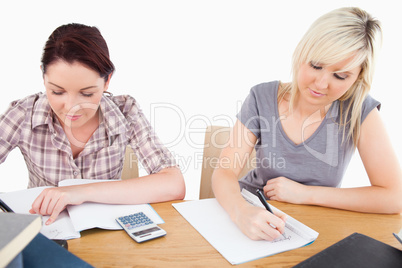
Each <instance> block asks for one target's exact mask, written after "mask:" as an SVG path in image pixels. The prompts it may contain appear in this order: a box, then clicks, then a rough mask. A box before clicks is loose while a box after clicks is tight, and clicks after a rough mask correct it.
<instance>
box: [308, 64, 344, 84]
mask: <svg viewBox="0 0 402 268" xmlns="http://www.w3.org/2000/svg"><path fill="white" fill-rule="evenodd" d="M310 66H311V67H312V68H313V69H315V70H322V67H321V66H316V65H314V64H313V63H312V62H310ZM334 76H335V78H336V79H339V80H345V79H346V78H347V77H340V76H339V75H338V74H337V73H334Z"/></svg>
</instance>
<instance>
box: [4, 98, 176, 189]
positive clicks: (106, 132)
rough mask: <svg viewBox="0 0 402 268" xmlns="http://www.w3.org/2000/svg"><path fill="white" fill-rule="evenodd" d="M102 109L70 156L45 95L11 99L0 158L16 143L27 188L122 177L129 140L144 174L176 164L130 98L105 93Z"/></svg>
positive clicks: (67, 142) (64, 136) (5, 156)
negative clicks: (26, 174)
mask: <svg viewBox="0 0 402 268" xmlns="http://www.w3.org/2000/svg"><path fill="white" fill-rule="evenodd" d="M100 111H101V115H102V116H101V120H100V124H99V127H98V128H97V130H96V131H95V132H94V133H93V135H92V137H91V138H90V139H89V141H88V142H87V143H86V144H85V148H84V149H83V151H82V152H81V153H80V154H79V155H78V156H77V157H76V158H75V159H74V158H73V156H72V151H71V147H70V142H69V140H68V139H67V136H66V135H65V133H64V130H63V128H62V127H61V125H60V123H59V121H58V120H57V118H56V116H55V115H54V113H53V111H52V109H51V108H50V105H49V102H48V99H47V97H46V95H45V94H42V93H38V94H35V95H31V96H28V97H26V98H24V99H21V100H18V101H14V102H12V103H11V105H10V107H9V108H8V109H7V111H6V112H5V113H4V114H3V115H1V116H0V163H3V162H4V160H5V159H6V158H7V155H8V153H9V152H10V151H11V150H13V149H14V148H15V147H19V149H20V150H21V152H22V154H23V156H24V159H25V162H26V164H27V167H28V171H29V185H28V187H29V188H31V187H37V186H44V185H52V186H56V185H57V184H58V182H59V181H61V180H64V179H71V178H84V179H103V180H108V179H120V177H121V171H122V167H123V161H124V155H125V149H126V146H127V145H128V144H129V145H130V146H131V148H132V149H133V150H134V152H135V154H136V155H137V157H138V159H139V160H140V161H141V163H142V166H143V167H144V168H145V169H146V171H147V172H148V173H157V172H159V171H160V170H162V169H163V168H165V167H169V166H176V161H175V159H174V157H173V156H172V154H171V153H170V152H169V150H168V149H167V148H166V147H164V146H163V145H162V144H161V142H160V140H159V139H158V137H157V136H156V134H155V133H154V131H153V129H152V127H151V125H150V123H149V122H148V120H147V119H146V118H145V116H144V114H143V113H142V111H141V110H140V108H139V106H138V104H137V102H136V100H135V99H134V98H132V97H130V96H115V97H106V96H103V97H102V99H101V102H100Z"/></svg>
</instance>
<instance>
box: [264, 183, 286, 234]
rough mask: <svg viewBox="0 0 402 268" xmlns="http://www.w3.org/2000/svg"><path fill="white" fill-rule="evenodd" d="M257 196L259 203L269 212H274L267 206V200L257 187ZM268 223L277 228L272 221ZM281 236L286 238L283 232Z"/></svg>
mask: <svg viewBox="0 0 402 268" xmlns="http://www.w3.org/2000/svg"><path fill="white" fill-rule="evenodd" d="M257 196H258V198H259V199H260V201H261V203H262V204H263V205H264V207H265V208H266V209H267V210H268V211H269V212H271V213H272V214H274V213H273V212H272V209H271V208H270V207H269V205H268V202H267V200H266V199H265V197H264V194H263V193H262V192H261V190H260V189H257ZM269 225H271V227H272V228H274V229H277V228H276V226H275V225H273V224H272V223H269ZM282 236H283V237H284V238H285V239H286V237H285V234H284V233H283V234H282Z"/></svg>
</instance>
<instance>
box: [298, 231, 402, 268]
mask: <svg viewBox="0 0 402 268" xmlns="http://www.w3.org/2000/svg"><path fill="white" fill-rule="evenodd" d="M294 267H295V268H303V267H308V268H315V267H317V268H318V267H320V268H321V267H326V268H332V267H339V268H349V267H350V268H352V267H353V268H354V267H364V268H371V267H373V268H378V267H387V268H393V267H395V268H396V267H398V268H400V267H402V251H401V250H399V249H396V248H394V247H392V246H390V245H387V244H385V243H383V242H381V241H378V240H376V239H373V238H371V237H369V236H366V235H363V234H360V233H353V234H351V235H350V236H348V237H346V238H344V239H342V240H341V241H339V242H337V243H335V244H333V245H332V246H330V247H328V248H326V249H324V250H323V251H321V252H319V253H317V254H315V255H314V256H312V257H310V258H308V259H307V260H304V261H302V262H301V263H299V264H298V265H296V266H294Z"/></svg>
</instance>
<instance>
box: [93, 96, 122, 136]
mask: <svg viewBox="0 0 402 268" xmlns="http://www.w3.org/2000/svg"><path fill="white" fill-rule="evenodd" d="M100 109H101V112H102V116H103V122H104V125H105V129H106V133H107V135H108V136H109V137H111V136H115V135H119V134H122V133H125V132H127V131H128V130H129V128H128V127H129V123H128V122H127V119H126V118H125V116H124V115H123V113H122V112H121V111H120V109H119V107H118V105H116V103H114V102H113V100H112V99H111V97H106V96H102V99H101V101H100Z"/></svg>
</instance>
